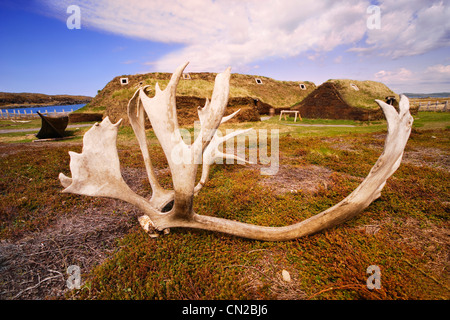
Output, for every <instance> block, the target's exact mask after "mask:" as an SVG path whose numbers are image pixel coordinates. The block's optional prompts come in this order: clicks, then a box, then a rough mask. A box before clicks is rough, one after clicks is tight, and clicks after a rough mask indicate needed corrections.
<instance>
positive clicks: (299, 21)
mask: <svg viewBox="0 0 450 320" xmlns="http://www.w3.org/2000/svg"><path fill="white" fill-rule="evenodd" d="M41 1H43V2H44V3H46V4H47V5H48V7H49V10H50V11H52V12H54V15H55V16H57V17H59V18H60V19H66V18H67V14H66V13H65V9H66V8H67V6H68V5H70V4H77V5H79V6H80V8H81V24H82V28H95V29H100V30H104V31H108V32H112V33H115V34H120V35H124V36H127V37H136V38H142V39H147V40H152V41H157V42H164V43H180V44H183V45H184V46H183V48H182V49H180V50H178V51H173V52H171V53H169V54H167V55H166V56H164V57H162V58H161V59H159V60H157V61H153V62H154V65H155V67H156V69H158V70H162V71H172V70H173V69H174V67H176V66H177V65H179V64H180V63H181V62H182V61H184V60H188V61H191V63H190V65H189V70H191V71H195V70H207V71H220V70H222V69H223V68H225V67H227V66H232V67H238V68H239V67H242V66H246V65H248V64H250V63H252V62H256V61H258V60H262V59H266V58H279V57H291V56H295V55H298V54H300V53H303V52H306V51H313V52H314V51H316V52H324V51H329V50H333V49H334V48H335V47H336V46H338V45H342V44H352V43H355V42H357V41H359V40H360V39H361V38H362V37H363V35H364V33H365V32H366V20H365V19H366V8H367V7H368V5H369V4H370V3H369V1H368V0H356V1H355V0H343V1H333V0H325V1H317V0H304V1H298V0H284V1H273V0H268V1H261V0H247V1H238V0H231V1H230V0H216V1H212V0H189V1H185V0H176V1H168V0H155V1H139V0H127V1H120V0H108V1H107V0H96V1H94V0H81V1H72V0H63V1H60V0H58V1H57V0H41Z"/></svg>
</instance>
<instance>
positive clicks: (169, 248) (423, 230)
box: [0, 113, 450, 300]
mask: <svg viewBox="0 0 450 320" xmlns="http://www.w3.org/2000/svg"><path fill="white" fill-rule="evenodd" d="M311 121H312V122H311ZM311 121H309V120H305V121H303V122H298V121H297V122H296V124H327V125H333V124H347V125H353V127H303V126H292V125H287V124H294V123H293V121H292V120H288V121H284V120H282V121H279V120H278V118H272V119H270V120H268V121H264V122H261V123H256V124H249V123H245V124H235V125H234V124H233V125H228V127H225V128H242V127H250V126H253V127H255V128H257V129H258V128H267V129H275V128H277V129H279V132H280V138H279V146H280V149H279V156H280V175H279V176H278V177H276V176H274V177H272V176H264V175H261V174H260V168H261V166H262V165H261V164H259V165H256V166H252V165H239V164H224V165H215V166H214V167H213V168H212V170H211V174H210V181H209V182H208V183H207V185H206V186H205V187H204V188H203V189H202V191H201V192H200V194H199V195H198V196H197V197H196V198H195V203H194V209H195V211H196V212H197V213H199V214H205V215H215V216H219V217H224V218H229V219H234V220H239V221H243V222H248V223H254V224H260V225H266V226H282V225H287V224H291V223H295V222H298V221H301V220H303V219H305V218H307V217H310V216H312V215H314V214H317V213H319V212H321V211H323V210H325V209H327V208H328V207H330V206H332V205H334V204H336V203H337V202H339V201H340V200H342V199H343V198H344V197H346V196H347V195H348V194H349V193H350V192H351V191H352V190H353V189H354V188H356V187H357V185H358V184H359V183H360V182H361V180H362V179H363V178H364V177H365V176H366V175H367V174H368V172H369V170H370V168H371V167H372V165H373V164H374V163H375V161H376V160H377V158H378V157H379V155H380V154H381V152H382V148H383V144H384V136H385V134H386V124H385V122H384V121H380V122H376V123H370V124H367V123H364V124H363V123H356V122H353V123H347V122H346V123H341V122H338V121H336V122H333V121H322V122H321V121H320V120H311ZM449 126H450V119H449V116H448V114H443V113H419V114H418V116H417V117H416V121H415V124H414V128H413V131H412V134H411V137H410V140H409V142H408V145H407V147H406V150H405V155H404V159H403V163H402V165H401V166H400V168H399V169H398V171H397V172H396V173H395V174H394V175H393V177H391V178H390V179H389V180H388V182H387V184H386V186H385V188H384V190H383V192H382V195H381V197H380V198H379V199H377V200H376V201H375V202H373V203H372V204H371V205H370V206H369V207H368V208H367V209H366V210H364V212H363V213H362V214H360V215H359V216H357V217H356V218H354V219H352V220H350V221H348V222H346V223H344V224H342V225H339V226H337V227H334V228H332V229H329V230H326V231H324V232H320V233H318V234H315V235H312V236H308V237H305V238H301V239H297V240H292V241H286V242H261V241H252V240H246V239H241V238H235V237H232V236H228V235H223V234H219V233H213V232H207V231H200V230H190V229H172V230H171V232H170V233H169V234H167V235H164V236H161V237H159V238H150V237H149V236H148V234H146V233H145V232H144V231H143V230H142V228H141V227H140V226H139V224H138V222H137V217H138V216H139V213H138V212H136V211H133V210H134V209H132V208H130V207H128V206H124V205H122V204H121V203H119V202H118V201H113V200H109V199H101V198H88V197H84V196H78V195H71V194H62V193H60V191H61V190H62V187H61V185H60V184H59V181H58V174H59V172H63V173H65V174H66V175H70V171H69V160H70V159H69V156H68V153H67V152H68V151H69V150H72V151H76V152H81V139H80V138H77V137H79V136H81V134H82V133H83V132H84V131H85V130H87V128H80V130H79V131H76V132H75V133H74V139H73V140H68V141H63V142H61V141H60V142H49V143H33V142H24V143H17V137H16V136H14V137H13V138H14V139H12V140H11V141H7V137H8V136H6V138H4V139H3V140H2V142H1V143H0V153H1V156H0V164H1V168H2V169H1V171H0V192H1V196H2V201H1V203H0V238H1V239H2V246H3V247H4V248H5V246H6V245H9V246H12V245H18V244H20V243H25V242H24V241H28V242H27V243H29V241H31V240H29V239H36V238H37V237H39V239H41V238H42V237H44V235H45V234H52V237H54V239H55V240H54V241H53V242H52V241H47V240H48V239H47V240H46V241H47V242H45V241H43V240H42V241H41V242H42V243H43V244H44V243H45V245H46V246H45V247H44V245H43V246H42V248H38V246H36V248H35V250H36V251H35V252H34V253H30V255H31V254H34V255H36V256H39V255H40V254H42V255H43V256H45V254H44V252H45V251H46V250H47V251H51V250H55V251H56V250H58V253H57V254H55V257H56V258H55V259H56V260H57V259H60V260H61V261H62V262H60V263H57V262H55V261H52V263H53V265H52V266H53V267H52V268H53V269H52V268H49V267H47V268H45V267H42V270H45V271H42V274H41V275H40V277H39V279H40V280H41V281H42V279H43V278H45V277H46V276H47V275H48V273H49V271H48V269H51V270H54V271H55V272H60V273H61V274H65V269H66V268H67V266H68V264H78V265H83V266H84V265H86V266H85V267H83V268H82V270H81V272H82V286H81V288H80V289H79V290H73V291H68V290H63V289H61V291H62V292H59V293H58V294H56V293H55V292H54V291H51V290H50V289H49V290H47V291H45V290H44V288H43V287H45V285H47V286H50V284H54V286H59V287H60V288H64V286H65V277H64V276H61V277H59V278H58V277H55V278H54V279H51V280H48V281H46V282H45V283H42V284H41V285H39V286H36V287H33V288H32V289H29V290H28V289H27V288H29V287H31V286H33V285H34V284H36V283H38V281H39V280H38V278H37V277H35V278H32V279H31V280H30V279H28V280H29V282H28V283H27V284H23V285H21V286H20V285H19V282H17V283H18V284H17V286H16V287H14V286H11V285H10V284H11V281H12V280H11V279H13V276H14V274H13V273H12V271H11V270H10V272H11V275H10V278H6V276H5V273H3V275H0V295H1V296H2V297H3V298H4V299H10V298H13V297H18V298H21V297H29V298H60V299H157V300H160V299H164V300H165V299H213V300H216V299H338V300H341V299H342V300H348V299H420V300H423V299H449V298H450V277H449V252H450V251H449V248H450V237H449V235H450V234H449V233H450V231H449V213H450V196H449V180H450V173H449V168H450V161H449V153H450V141H449V140H450V138H449V137H450V135H449V134H450V127H449ZM147 134H148V137H149V141H150V144H151V146H150V149H151V152H152V161H153V163H154V165H155V167H156V168H157V169H158V173H159V177H160V179H161V182H162V184H163V185H164V186H166V187H170V185H171V180H170V173H169V172H168V171H167V170H165V167H166V161H165V158H164V155H163V153H162V150H161V148H160V147H159V145H157V140H156V138H155V136H154V134H153V133H152V131H151V130H149V131H148V132H147ZM9 142H11V143H9ZM118 150H119V156H120V159H121V166H122V169H123V170H124V176H125V180H127V182H128V181H129V182H130V183H132V188H134V190H136V191H137V192H139V193H140V194H142V195H144V196H148V195H149V194H150V192H151V190H150V186H149V184H148V182H147V181H146V179H145V169H144V166H143V162H142V157H141V155H140V152H139V146H138V145H137V142H136V140H135V138H134V135H133V134H132V130H130V129H129V128H121V129H120V132H119V139H118ZM269 150H270V141H269ZM281 169H283V170H285V171H286V172H291V174H290V175H283V174H281V172H282V171H281ZM319 169H320V170H319ZM314 170H316V171H314ZM302 172H303V173H305V174H304V175H302V174H301V173H302ZM306 172H309V173H311V174H309V175H306ZM314 172H320V173H321V174H320V175H319V174H316V175H314V174H312V173H314ZM296 173H297V176H296ZM302 179H308V181H309V182H310V184H309V185H308V186H310V187H311V185H312V187H311V188H306V187H305V185H302V184H301V183H299V184H298V185H297V186H296V187H295V188H294V187H292V188H291V189H289V188H288V189H289V190H286V188H283V186H284V185H289V184H291V183H293V181H292V180H298V181H301V180H302ZM294 182H295V181H294ZM93 210H96V211H95V212H96V213H95V214H96V216H99V217H102V215H103V216H106V215H108V217H109V216H111V217H114V219H115V218H116V217H117V221H122V220H123V219H125V217H129V218H127V220H126V221H127V222H126V228H124V230H122V231H121V233H120V235H118V236H117V237H116V238H115V239H114V241H113V245H112V248H111V242H108V248H107V249H108V250H104V251H102V250H103V249H102V247H101V245H98V244H99V243H102V241H104V238H103V237H104V234H105V233H106V231H105V230H108V229H107V226H105V228H106V229H104V230H103V229H101V230H97V231H96V232H95V233H92V234H89V235H86V236H83V237H84V238H80V237H78V238H76V235H74V234H71V233H70V230H69V231H68V229H67V228H66V229H63V230H65V231H64V232H66V233H67V234H68V235H70V237H71V238H70V239H77V240H76V241H72V242H70V245H69V244H67V243H69V242H68V241H69V238H68V237H66V238H65V239H66V240H65V241H66V242H65V245H62V242H58V241H59V239H61V237H62V235H61V234H60V235H59V236H55V233H52V232H50V231H49V230H54V228H56V226H60V224H59V222H60V221H61V219H63V218H64V219H66V220H67V221H69V220H70V219H72V220H70V221H73V220H74V219H75V220H76V219H78V220H77V221H80V219H85V221H87V219H88V218H89V215H90V214H92V212H94V211H93ZM111 219H112V218H111ZM121 219H122V220H121ZM89 221H90V220H89ZM112 221H113V222H114V221H115V220H112ZM91 223H95V220H92V222H91ZM102 225H103V224H102ZM52 228H53V229H52ZM102 230H103V231H102ZM61 232H62V233H64V232H63V231H61ZM95 237H96V238H95ZM52 239H53V238H52ZM83 239H84V240H83ZM94 240H95V241H97V242H96V243H97V246H94V244H93V243H94V242H93V241H94ZM83 241H84V242H83ZM52 243H53V244H52ZM56 244H59V245H58V246H57V245H56ZM52 246H53V247H52ZM78 247H79V248H80V250H81V249H82V250H84V251H83V252H84V254H85V256H86V259H87V256H89V255H92V256H94V255H96V254H99V252H100V251H101V252H102V254H103V255H104V257H103V258H102V259H99V260H95V263H91V264H89V265H88V264H83V262H82V261H77V260H76V259H75V258H74V256H71V255H73V254H74V252H75V251H76V250H75V249H76V248H78ZM92 247H94V249H95V250H94V249H92V250H90V249H89V248H92ZM74 248H75V249H74ZM39 250H40V251H39ZM2 252H3V251H0V253H2ZM5 257H9V256H7V255H5V254H4V258H3V260H2V257H1V256H0V263H2V266H3V267H4V268H6V269H5V270H7V266H8V263H9V264H12V263H13V261H12V260H11V261H10V262H8V261H7V258H5ZM10 259H19V256H14V257H10ZM77 259H81V258H79V257H78V256H77ZM40 263H41V265H42V264H45V263H47V262H46V261H45V259H43V260H41V262H40ZM371 265H375V266H378V267H379V268H380V270H381V278H380V280H381V288H380V289H372V290H370V289H368V288H367V284H366V280H367V278H368V277H369V276H370V274H368V273H366V270H367V268H368V267H369V266H371ZM36 266H37V264H36ZM36 268H37V267H36ZM57 268H59V269H57ZM55 269H57V270H55ZM27 270H28V269H27ZM39 270H41V269H39ZM283 270H286V271H288V272H289V274H290V276H291V281H290V282H286V281H284V280H283V278H282V271H283ZM29 272H30V273H31V271H29ZM55 274H56V273H54V275H55ZM56 275H57V274H56ZM21 276H22V277H24V276H25V275H24V274H23V273H22V274H21ZM2 277H3V278H2ZM33 281H34V282H33ZM46 288H47V287H46ZM40 289H42V290H40ZM47 289H48V288H47ZM24 290H26V292H22V291H24Z"/></svg>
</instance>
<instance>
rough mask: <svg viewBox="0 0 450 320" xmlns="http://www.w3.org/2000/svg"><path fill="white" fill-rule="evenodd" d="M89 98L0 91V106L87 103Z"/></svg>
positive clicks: (90, 98)
mask: <svg viewBox="0 0 450 320" xmlns="http://www.w3.org/2000/svg"><path fill="white" fill-rule="evenodd" d="M91 100H92V97H88V96H73V95H67V94H59V95H48V94H43V93H28V92H21V93H13V92H0V107H2V108H19V107H20V108H23V107H38V106H39V107H40V106H61V105H72V104H82V103H89V102H90V101H91Z"/></svg>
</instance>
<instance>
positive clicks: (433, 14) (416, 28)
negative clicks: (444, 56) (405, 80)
mask: <svg viewBox="0 0 450 320" xmlns="http://www.w3.org/2000/svg"><path fill="white" fill-rule="evenodd" d="M380 2H381V4H380V8H381V28H380V29H373V30H368V31H367V37H366V41H365V43H364V46H362V47H353V48H351V49H350V50H349V51H354V52H358V53H360V54H371V55H372V54H379V55H382V56H386V57H390V58H394V59H397V58H400V57H405V56H414V55H420V54H424V53H427V52H429V51H431V50H434V49H438V48H442V47H446V46H449V45H450V19H449V17H450V6H449V5H448V3H447V4H445V2H446V1H442V0H384V1H380Z"/></svg>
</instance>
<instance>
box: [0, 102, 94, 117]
mask: <svg viewBox="0 0 450 320" xmlns="http://www.w3.org/2000/svg"><path fill="white" fill-rule="evenodd" d="M85 105H86V104H85V103H82V104H71V105H63V106H43V107H32V108H14V109H1V110H2V113H3V116H5V114H6V110H8V112H9V114H10V115H11V114H13V113H14V110H16V114H17V112H18V111H20V114H24V112H25V111H26V112H27V114H30V113H33V114H36V115H37V112H40V113H45V112H46V111H47V112H48V113H49V114H50V113H54V112H55V110H56V112H63V111H64V112H70V111H71V110H73V111H75V110H78V109H80V108H82V107H84V106H85Z"/></svg>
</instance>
